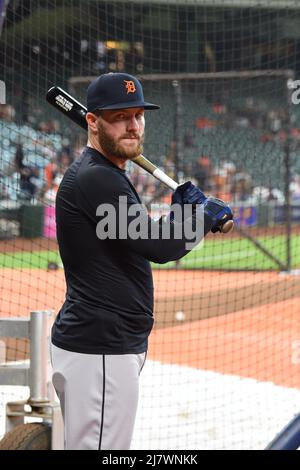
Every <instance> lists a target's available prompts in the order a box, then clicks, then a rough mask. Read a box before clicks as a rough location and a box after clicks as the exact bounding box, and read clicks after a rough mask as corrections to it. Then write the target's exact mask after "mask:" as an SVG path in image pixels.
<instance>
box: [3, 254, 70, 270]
mask: <svg viewBox="0 0 300 470" xmlns="http://www.w3.org/2000/svg"><path fill="white" fill-rule="evenodd" d="M49 262H54V263H58V264H59V265H60V264H61V259H60V256H59V253H58V252H57V251H32V252H30V251H18V252H16V253H1V254H0V267H1V268H38V269H47V267H48V263H49Z"/></svg>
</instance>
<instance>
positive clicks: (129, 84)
mask: <svg viewBox="0 0 300 470" xmlns="http://www.w3.org/2000/svg"><path fill="white" fill-rule="evenodd" d="M124 82H125V87H126V90H127V95H128V93H135V92H136V88H135V83H134V82H133V81H132V80H124Z"/></svg>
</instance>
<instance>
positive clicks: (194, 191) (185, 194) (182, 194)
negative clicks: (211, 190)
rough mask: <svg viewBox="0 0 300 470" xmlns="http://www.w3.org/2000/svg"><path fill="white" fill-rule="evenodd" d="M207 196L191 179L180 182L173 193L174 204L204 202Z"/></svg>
mask: <svg viewBox="0 0 300 470" xmlns="http://www.w3.org/2000/svg"><path fill="white" fill-rule="evenodd" d="M204 201H206V196H205V195H204V194H203V192H202V191H201V190H200V189H199V188H197V186H195V185H194V184H193V183H192V182H191V181H187V182H186V183H183V184H180V185H179V186H178V187H177V189H176V190H175V191H174V193H173V195H172V204H181V205H183V204H203V202H204Z"/></svg>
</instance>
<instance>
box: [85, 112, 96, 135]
mask: <svg viewBox="0 0 300 470" xmlns="http://www.w3.org/2000/svg"><path fill="white" fill-rule="evenodd" d="M85 119H86V122H87V124H88V126H89V129H90V130H91V131H92V132H97V131H98V126H97V119H98V117H97V116H96V114H94V113H86V115H85Z"/></svg>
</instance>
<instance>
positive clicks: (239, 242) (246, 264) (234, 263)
mask: <svg viewBox="0 0 300 470" xmlns="http://www.w3.org/2000/svg"><path fill="white" fill-rule="evenodd" d="M258 240H259V241H260V242H261V243H262V244H263V246H264V247H265V248H267V249H268V250H269V251H270V252H271V253H272V254H273V255H274V256H276V257H277V258H278V259H279V260H280V261H281V262H282V263H286V240H285V237H283V236H275V237H259V238H258ZM154 266H155V267H157V268H169V267H172V266H175V263H174V262H172V263H167V264H165V265H154ZM299 266H300V236H293V238H292V267H293V268H296V267H299ZM180 267H182V268H190V269H194V268H211V269H233V270H234V269H252V270H265V269H276V270H278V269H279V268H278V265H277V264H276V263H275V262H274V261H273V260H271V259H270V258H269V257H267V256H266V255H265V254H264V253H263V252H262V251H261V250H259V249H257V248H256V247H255V246H254V245H253V243H251V242H250V241H248V240H246V239H244V238H243V239H230V240H226V239H220V238H219V237H218V238H217V237H216V239H214V240H211V239H210V240H208V241H205V242H204V243H203V245H201V244H200V246H198V247H197V248H196V249H194V250H193V251H192V252H190V253H189V254H188V255H186V256H185V257H184V258H183V259H181V260H180Z"/></svg>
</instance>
